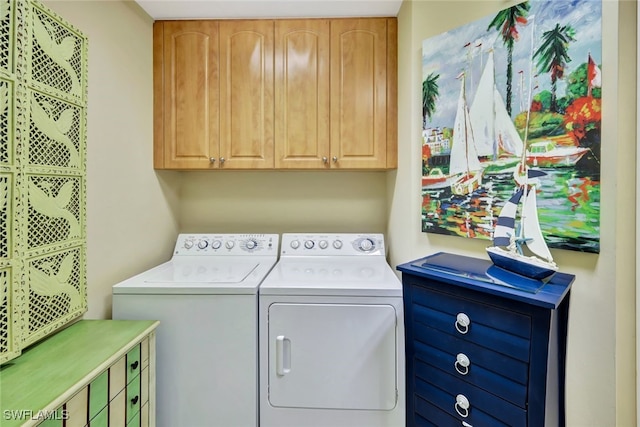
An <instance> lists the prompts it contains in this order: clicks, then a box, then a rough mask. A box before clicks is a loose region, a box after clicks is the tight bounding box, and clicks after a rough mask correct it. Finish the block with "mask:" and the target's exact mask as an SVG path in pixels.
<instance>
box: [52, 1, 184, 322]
mask: <svg viewBox="0 0 640 427" xmlns="http://www.w3.org/2000/svg"><path fill="white" fill-rule="evenodd" d="M44 4H45V5H47V6H49V7H50V8H51V9H52V10H53V11H55V12H56V13H58V14H60V15H61V16H62V17H64V19H66V20H67V21H68V22H71V23H72V24H73V25H74V26H75V27H76V28H78V29H79V30H80V31H82V32H83V33H84V34H85V35H86V36H87V37H88V39H89V55H88V56H89V106H88V137H87V278H88V287H87V288H88V299H89V301H88V304H89V309H88V312H87V314H86V315H85V317H86V318H109V317H111V286H112V285H113V284H115V283H117V282H119V281H120V280H123V279H125V278H127V277H129V276H132V275H133V274H134V273H138V272H140V271H143V270H144V269H146V268H149V267H151V266H153V265H155V264H158V263H159V261H160V260H163V261H164V260H167V259H169V258H170V256H171V250H172V245H173V244H174V243H175V238H176V233H177V230H178V219H177V218H178V217H177V213H178V212H177V206H178V199H177V195H178V194H177V190H178V188H179V175H178V174H175V173H174V174H171V173H165V174H156V173H155V172H154V171H153V169H152V166H151V165H152V135H153V128H152V119H153V116H152V114H153V109H152V100H153V92H152V40H151V38H152V37H151V35H152V24H153V21H152V20H151V18H150V17H149V16H148V15H146V13H144V12H143V11H142V10H141V9H140V8H139V7H138V6H137V4H135V3H133V2H121V1H56V0H54V1H46V2H44Z"/></svg>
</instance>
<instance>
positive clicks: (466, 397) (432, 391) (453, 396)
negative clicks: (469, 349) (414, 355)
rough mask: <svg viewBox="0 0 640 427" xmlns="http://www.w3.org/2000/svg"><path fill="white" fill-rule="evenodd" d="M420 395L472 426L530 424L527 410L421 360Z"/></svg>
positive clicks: (418, 373)
mask: <svg viewBox="0 0 640 427" xmlns="http://www.w3.org/2000/svg"><path fill="white" fill-rule="evenodd" d="M415 375H416V378H415V384H414V385H415V390H416V394H418V395H419V396H420V397H422V398H424V399H425V400H426V401H428V402H431V403H432V404H433V405H434V406H437V407H438V408H440V409H441V410H442V411H443V412H445V413H447V414H449V415H450V416H452V417H454V418H456V419H458V420H459V421H460V422H462V421H464V422H466V423H468V424H470V425H472V426H476V427H478V426H491V427H493V426H501V425H505V426H511V427H517V426H526V423H527V412H526V410H525V409H523V408H519V407H517V406H516V405H513V404H511V403H509V402H507V401H505V400H503V399H500V398H499V397H497V396H495V395H493V394H491V393H489V392H487V391H485V390H483V389H481V388H478V387H476V386H474V385H471V384H469V383H467V382H465V381H462V380H459V379H458V378H455V377H453V376H452V375H449V374H447V373H445V372H443V371H440V370H439V369H436V368H434V367H432V366H430V365H428V364H426V363H423V362H421V361H419V360H416V362H415Z"/></svg>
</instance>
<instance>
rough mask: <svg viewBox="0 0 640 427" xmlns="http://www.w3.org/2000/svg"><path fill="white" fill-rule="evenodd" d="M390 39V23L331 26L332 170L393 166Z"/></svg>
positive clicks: (392, 46) (392, 43) (355, 21)
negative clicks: (335, 168) (333, 168)
mask: <svg viewBox="0 0 640 427" xmlns="http://www.w3.org/2000/svg"><path fill="white" fill-rule="evenodd" d="M396 34H397V21H396V19H395V18H376V19H336V20H332V21H331V161H332V167H338V168H341V169H342V168H344V169H362V168H365V169H369V168H371V169H387V168H394V167H396V163H397V142H396V141H397V136H396V133H397V132H396V128H397V124H396V123H397V118H396V116H397V107H396V87H397V81H396V79H397V78H396V76H397V71H396V66H397V64H396V61H397V59H396V56H397V52H396V44H397V40H396V38H397V36H396Z"/></svg>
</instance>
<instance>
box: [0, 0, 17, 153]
mask: <svg viewBox="0 0 640 427" xmlns="http://www.w3.org/2000/svg"><path fill="white" fill-rule="evenodd" d="M0 1H1V0H0ZM14 97H15V96H14V93H13V82H11V81H9V80H5V79H2V78H0V165H2V164H4V165H8V164H9V163H11V161H12V159H11V157H12V155H11V153H12V151H13V150H12V146H11V145H12V144H11V142H12V141H13V114H12V113H13V98H14Z"/></svg>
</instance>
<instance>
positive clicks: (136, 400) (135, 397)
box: [131, 396, 140, 405]
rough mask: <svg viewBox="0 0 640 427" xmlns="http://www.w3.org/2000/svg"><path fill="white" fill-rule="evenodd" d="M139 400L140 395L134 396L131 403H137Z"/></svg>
mask: <svg viewBox="0 0 640 427" xmlns="http://www.w3.org/2000/svg"><path fill="white" fill-rule="evenodd" d="M138 400H140V398H139V397H138V396H133V399H131V404H132V405H135V404H136V403H138Z"/></svg>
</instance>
